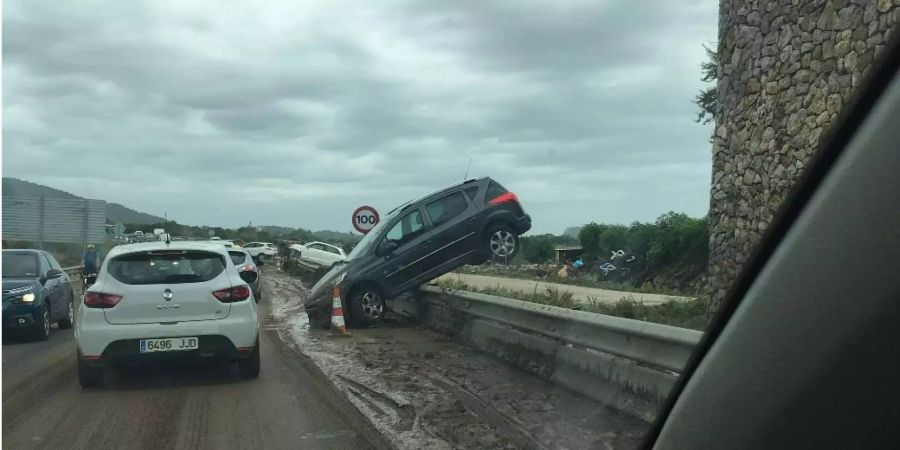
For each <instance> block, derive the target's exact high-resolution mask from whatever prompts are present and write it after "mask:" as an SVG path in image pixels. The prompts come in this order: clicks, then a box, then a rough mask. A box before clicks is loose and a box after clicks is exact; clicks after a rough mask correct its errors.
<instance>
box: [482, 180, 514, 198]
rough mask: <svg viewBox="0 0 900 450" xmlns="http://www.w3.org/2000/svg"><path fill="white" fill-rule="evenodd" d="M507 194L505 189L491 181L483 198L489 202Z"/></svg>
mask: <svg viewBox="0 0 900 450" xmlns="http://www.w3.org/2000/svg"><path fill="white" fill-rule="evenodd" d="M507 192H509V191H507V190H506V188H504V187H503V186H501V185H500V183H497V182H496V181H491V182H490V183H488V188H487V195H485V198H486V199H488V200H490V199H492V198H496V197H499V196H501V195H503V194H505V193H507Z"/></svg>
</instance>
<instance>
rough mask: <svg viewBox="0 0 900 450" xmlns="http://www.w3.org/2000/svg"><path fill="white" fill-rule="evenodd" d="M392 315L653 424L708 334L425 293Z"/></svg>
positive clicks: (396, 303)
mask: <svg viewBox="0 0 900 450" xmlns="http://www.w3.org/2000/svg"><path fill="white" fill-rule="evenodd" d="M391 307H392V309H394V310H395V311H397V312H400V313H403V314H406V315H409V316H412V317H414V318H416V319H417V320H419V321H421V322H423V323H425V325H426V326H429V327H431V328H435V329H438V330H439V331H444V332H448V333H449V334H451V335H453V336H456V337H457V338H459V339H460V340H462V341H464V342H465V343H467V344H470V345H473V346H475V347H477V348H479V349H481V350H484V351H487V352H489V353H493V354H495V355H496V356H500V357H501V358H503V359H505V360H507V361H509V362H511V363H513V364H516V365H518V366H520V367H522V368H524V369H526V370H529V371H532V372H535V373H537V374H538V375H541V376H544V377H546V378H548V379H549V380H550V381H553V382H555V383H558V384H561V385H564V386H566V387H569V388H571V389H573V390H575V391H578V392H581V393H583V394H585V395H588V396H590V397H593V398H595V399H598V400H601V401H603V402H604V403H607V404H610V405H611V406H614V407H617V408H619V409H622V410H624V411H626V412H629V413H631V414H633V415H635V416H638V417H641V418H643V419H646V420H652V417H653V415H655V412H656V410H657V409H658V407H659V405H660V404H661V402H662V401H663V400H664V399H665V397H666V396H667V395H668V392H669V389H671V387H672V385H674V383H675V380H676V379H677V377H678V372H680V371H681V369H682V368H683V367H684V365H685V364H686V363H687V360H688V358H689V357H690V355H691V352H692V351H693V349H694V347H695V346H696V345H697V343H698V342H699V341H700V338H701V336H702V333H700V332H698V331H694V330H687V329H683V328H678V327H672V326H667V325H660V324H655V323H649V322H642V321H638V320H632V319H624V318H620V317H612V316H605V315H601V314H595V313H589V312H584V311H574V310H570V309H565V308H560V307H556V306H548V305H541V304H536V303H529V302H524V301H521V300H514V299H509V298H503V297H497V296H493V295H486V294H480V293H474V292H466V291H458V290H453V291H444V290H442V289H440V288H437V287H433V286H423V287H422V288H420V290H419V291H417V292H415V293H414V294H413V295H412V296H411V297H400V298H396V299H393V300H392V303H391Z"/></svg>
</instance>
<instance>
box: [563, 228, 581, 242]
mask: <svg viewBox="0 0 900 450" xmlns="http://www.w3.org/2000/svg"><path fill="white" fill-rule="evenodd" d="M580 232H581V227H569V228H566V231H563V236H569V237H573V238H575V239H578V233H580Z"/></svg>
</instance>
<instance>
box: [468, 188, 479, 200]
mask: <svg viewBox="0 0 900 450" xmlns="http://www.w3.org/2000/svg"><path fill="white" fill-rule="evenodd" d="M465 193H466V195H468V196H469V198H470V199H472V200H475V194H478V186H472V187H470V188H466V190H465Z"/></svg>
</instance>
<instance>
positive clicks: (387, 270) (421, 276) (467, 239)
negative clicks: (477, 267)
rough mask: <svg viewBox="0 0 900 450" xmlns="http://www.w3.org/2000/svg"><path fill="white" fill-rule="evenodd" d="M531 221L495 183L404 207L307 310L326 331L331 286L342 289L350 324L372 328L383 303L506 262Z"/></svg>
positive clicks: (317, 291)
mask: <svg viewBox="0 0 900 450" xmlns="http://www.w3.org/2000/svg"><path fill="white" fill-rule="evenodd" d="M529 229H531V217H530V216H529V215H528V214H525V212H524V211H523V210H522V206H521V205H520V204H519V199H518V197H516V195H515V194H514V193H512V192H509V191H507V190H506V189H504V188H503V186H501V185H500V184H499V183H497V182H496V181H494V180H492V179H490V178H487V177H485V178H478V179H473V180H468V181H464V182H462V183H459V184H456V185H453V186H450V187H448V188H444V189H441V190H439V191H437V192H434V193H432V194H429V195H428V196H425V197H423V198H421V199H419V200H414V201H411V202H407V203H404V204H403V205H400V206H398V207H397V208H395V209H394V210H392V211H391V212H389V213H388V214H387V215H386V217H384V218H383V219H382V221H381V222H379V223H378V225H376V226H375V228H372V230H371V231H369V233H368V234H366V236H365V237H364V238H363V239H362V241H360V242H359V244H357V246H356V247H355V248H354V249H353V251H352V252H351V253H350V255H349V256H348V260H347V262H346V263H345V264H341V265H339V266H336V267H334V268H333V269H332V270H331V271H329V272H328V273H327V274H326V275H325V276H323V277H322V278H321V279H320V280H319V281H318V282H317V283H316V285H315V286H313V288H312V290H311V291H310V295H309V298H308V300H307V302H306V312H307V314H308V315H309V319H310V323H311V324H313V325H314V326H322V327H324V326H328V323H329V318H330V316H331V302H332V289H333V288H334V286H335V285H337V286H339V287H340V288H341V293H342V300H343V302H344V306H345V310H346V311H348V314H349V317H348V320H349V322H350V324H351V325H354V326H366V325H371V324H373V323H375V322H376V321H378V320H379V319H381V318H382V317H384V312H385V300H386V299H388V298H391V297H395V296H397V295H398V294H401V293H403V292H404V291H407V290H409V289H410V288H413V287H415V286H418V285H420V284H422V283H425V282H427V281H429V280H432V279H434V278H436V277H439V276H441V275H443V274H445V273H447V272H450V271H452V270H454V269H456V268H458V267H460V266H462V265H464V264H481V263H483V262H485V261H487V260H489V259H494V260H499V261H507V260H510V259H512V258H513V257H515V256H516V254H517V253H518V251H519V235H521V234H523V233H525V232H527V231H528V230H529Z"/></svg>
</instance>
